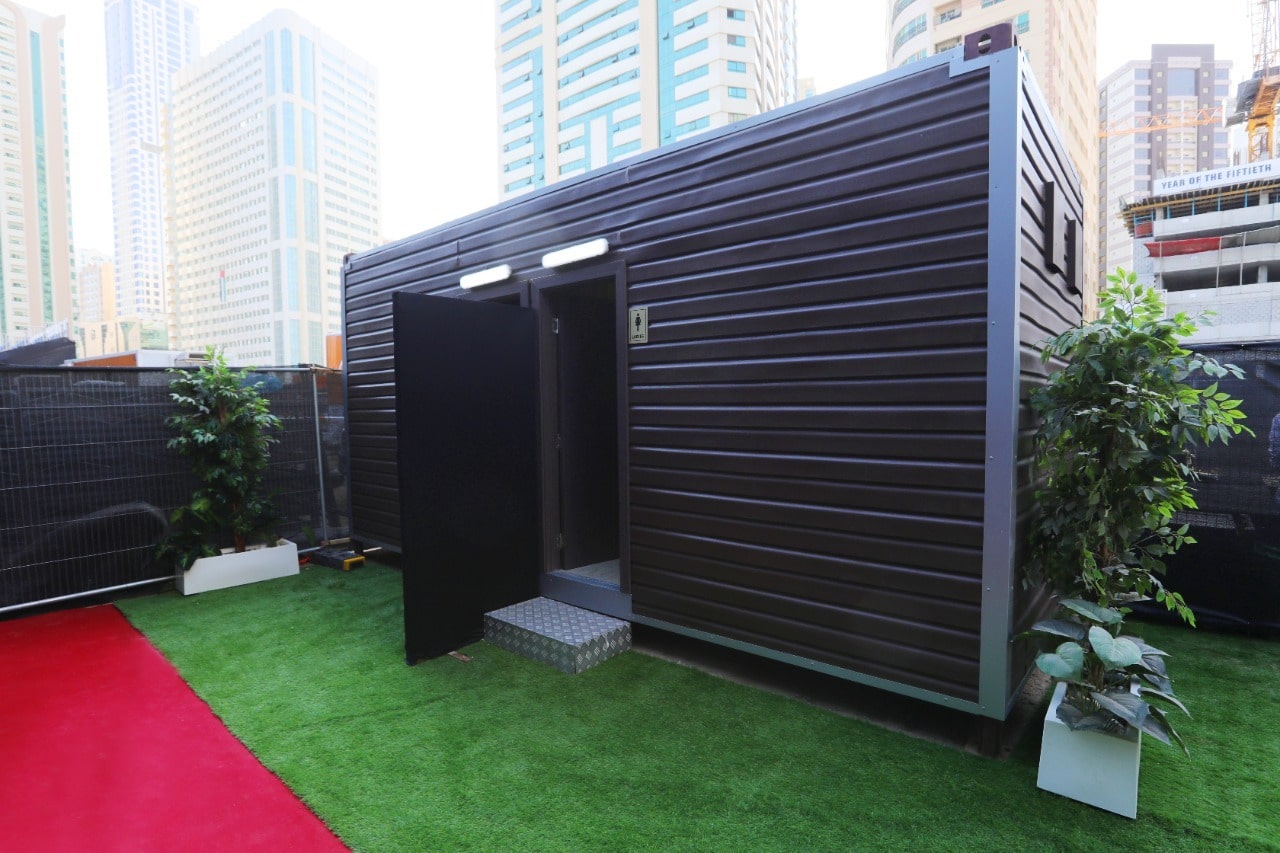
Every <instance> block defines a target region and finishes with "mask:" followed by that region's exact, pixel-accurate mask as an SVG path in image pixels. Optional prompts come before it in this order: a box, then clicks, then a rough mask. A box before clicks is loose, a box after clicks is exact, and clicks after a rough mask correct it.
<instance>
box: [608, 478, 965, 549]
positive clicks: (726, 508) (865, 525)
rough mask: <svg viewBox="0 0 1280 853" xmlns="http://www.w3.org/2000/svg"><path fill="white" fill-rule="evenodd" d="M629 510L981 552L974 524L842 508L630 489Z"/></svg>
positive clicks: (915, 515)
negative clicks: (654, 510) (651, 509)
mask: <svg viewBox="0 0 1280 853" xmlns="http://www.w3.org/2000/svg"><path fill="white" fill-rule="evenodd" d="M631 506H632V508H633V510H634V508H636V507H655V508H658V509H661V510H664V511H668V512H687V513H692V514H695V515H705V516H714V517H724V518H733V519H736V520H742V521H765V522H769V523H771V524H785V525H793V526H795V527H804V528H813V529H820V530H832V531H836V532H839V533H866V534H871V535H875V536H889V537H896V538H903V539H921V540H925V541H928V542H940V543H945V544H949V545H959V546H962V547H965V548H981V547H982V524H981V523H980V522H974V521H972V520H965V519H954V518H941V517H931V516H927V515H920V514H914V513H913V514H908V513H889V512H877V511H874V510H867V509H861V508H855V507H847V506H844V507H835V506H823V505H820V504H815V503H803V502H798V501H794V502H788V501H781V500H764V499H752V498H743V497H734V496H729V495H718V494H709V493H705V492H686V491H676V490H672V489H658V488H636V487H632V489H631Z"/></svg>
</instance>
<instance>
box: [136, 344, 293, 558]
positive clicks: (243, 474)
mask: <svg viewBox="0 0 1280 853" xmlns="http://www.w3.org/2000/svg"><path fill="white" fill-rule="evenodd" d="M206 356H207V358H208V362H207V363H206V364H203V365H201V366H200V367H199V368H198V369H196V370H190V369H185V368H173V369H171V370H169V371H168V372H169V373H170V374H172V376H173V378H172V379H171V380H170V382H169V397H170V399H171V400H172V401H173V404H174V407H175V412H174V413H173V414H172V415H170V416H169V417H168V418H166V419H165V425H166V426H168V427H170V428H171V429H173V430H176V431H177V435H176V436H175V437H174V438H171V439H170V440H169V444H168V446H169V448H170V449H171V450H176V451H177V452H178V453H179V454H180V455H182V456H183V457H185V458H186V459H188V460H189V461H190V463H191V471H192V473H193V474H194V475H195V477H196V479H197V480H199V483H200V485H199V486H198V487H197V488H196V490H195V492H194V493H193V494H192V496H191V501H190V502H189V503H188V504H187V505H186V506H183V507H179V508H178V509H176V510H174V512H173V515H172V517H171V518H170V522H171V528H170V531H169V535H168V536H167V537H166V539H165V542H164V543H163V544H162V546H161V553H162V554H169V555H172V556H173V558H174V559H175V560H176V562H177V565H178V569H179V571H185V570H187V569H189V568H190V567H191V564H192V563H194V562H195V561H196V560H197V559H198V558H200V557H213V556H216V555H217V554H218V553H219V552H220V546H222V545H226V544H230V545H233V546H234V548H235V550H236V552H237V553H238V552H242V551H244V550H245V549H246V547H247V546H248V544H249V543H250V542H251V541H253V540H254V539H262V540H264V541H268V540H269V539H270V538H271V536H270V534H271V532H272V526H273V525H274V524H275V523H276V521H277V517H276V515H275V512H274V509H273V507H272V505H271V502H270V500H269V499H268V498H267V497H266V496H265V495H264V494H263V481H264V479H265V477H266V472H267V464H268V462H269V451H270V446H271V445H272V444H273V443H274V442H275V441H276V440H277V439H276V437H275V435H273V432H275V431H276V430H278V429H279V428H280V419H279V418H278V417H276V416H275V415H273V414H271V411H270V406H269V403H268V401H267V399H266V398H265V397H263V396H262V395H261V394H260V393H259V385H260V384H261V380H259V381H257V382H255V381H254V380H253V377H252V375H251V372H250V371H251V369H250V368H245V369H243V370H232V369H231V368H230V367H228V365H227V362H226V358H225V356H224V355H223V353H222V352H221V351H219V350H216V349H215V348H213V347H210V348H209V349H208V351H207V352H206Z"/></svg>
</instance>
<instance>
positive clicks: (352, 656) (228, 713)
mask: <svg viewBox="0 0 1280 853" xmlns="http://www.w3.org/2000/svg"><path fill="white" fill-rule="evenodd" d="M119 606H120V608H121V609H122V610H123V611H124V612H125V614H126V615H127V616H128V617H129V619H130V620H131V621H132V622H133V623H134V624H135V625H136V626H138V628H140V629H141V630H142V631H143V632H145V633H146V634H147V636H148V637H149V638H150V639H151V640H152V642H153V643H155V644H156V645H157V646H158V647H159V648H160V649H161V651H162V652H163V653H164V654H165V655H166V656H168V658H169V659H170V660H171V661H173V663H174V664H175V665H176V666H177V667H178V669H179V670H180V671H181V672H182V674H183V676H184V677H185V678H186V679H187V680H188V682H190V684H191V685H192V687H193V688H195V690H196V691H197V692H198V693H199V694H200V695H201V696H202V697H203V698H204V699H205V700H206V701H207V702H208V703H209V705H210V706H211V707H212V708H213V710H214V712H215V713H217V714H218V715H219V716H220V717H221V718H222V719H223V720H224V721H225V723H226V724H227V726H228V727H229V728H230V729H231V731H232V732H234V733H235V734H236V736H237V737H239V738H240V739H241V740H242V741H243V742H244V743H245V744H247V745H248V747H249V748H250V749H251V750H252V751H253V752H254V753H255V754H256V755H257V756H258V758H259V759H260V760H262V762H263V763H264V764H265V765H266V766H267V767H269V768H270V769H271V770H272V771H274V772H275V773H276V774H277V775H279V776H280V778H282V779H283V780H284V781H285V782H286V783H288V784H289V786H290V787H291V788H292V789H293V790H294V791H295V792H296V793H297V794H298V795H299V796H300V797H301V798H302V799H303V800H305V801H306V802H307V803H308V804H309V805H310V806H311V807H312V809H314V810H315V811H316V813H317V814H319V815H320V817H321V818H323V819H324V820H325V822H326V823H328V825H329V826H330V827H331V828H332V829H333V830H334V831H335V832H337V833H338V835H339V836H340V837H341V838H342V839H343V841H345V842H346V843H347V844H349V845H350V846H352V847H353V848H354V849H356V850H360V851H375V850H386V851H403V850H441V849H449V850H469V849H470V850H493V849H503V850H537V849H544V850H580V849H610V850H622V849H625V850H631V849H659V850H681V849H686V850H726V849H730V850H789V851H790V850H805V849H828V850H830V849H841V850H848V849H886V850H921V849H927V850H957V849H974V850H1029V849H1034V850H1102V849H1108V850H1112V849H1118V850H1129V849H1149V850H1204V849H1213V850H1215V851H1225V850H1258V849H1280V644H1276V643H1272V642H1267V641H1263V640H1250V639H1244V638H1238V637H1227V636H1221V635H1214V634H1210V633H1207V632H1203V631H1200V632H1191V631H1186V630H1180V629H1172V628H1165V627H1156V626H1150V627H1147V626H1144V633H1145V634H1146V635H1147V638H1148V639H1149V640H1150V641H1151V642H1153V643H1154V644H1155V645H1157V646H1159V647H1161V648H1164V649H1166V650H1168V651H1169V652H1170V653H1171V654H1172V655H1173V658H1172V662H1171V663H1172V667H1171V668H1172V670H1173V673H1174V675H1175V679H1176V680H1177V686H1178V693H1179V695H1180V696H1182V697H1183V699H1184V700H1185V701H1186V702H1187V703H1188V705H1189V706H1190V707H1191V709H1192V713H1194V714H1195V715H1196V717H1195V719H1193V720H1185V719H1184V720H1183V721H1181V723H1180V724H1178V725H1179V730H1180V731H1181V732H1182V733H1183V735H1184V736H1185V737H1186V738H1187V741H1188V743H1189V744H1190V746H1191V749H1192V754H1193V758H1192V759H1191V760H1190V761H1188V760H1187V759H1186V758H1185V757H1183V755H1182V753H1181V752H1178V751H1175V750H1173V749H1169V748H1165V747H1163V746H1161V745H1160V744H1158V743H1155V742H1154V741H1151V740H1150V739H1148V740H1147V743H1146V745H1145V748H1144V749H1143V753H1144V755H1143V760H1142V780H1141V793H1140V798H1139V816H1138V821H1137V822H1136V823H1134V822H1131V821H1129V820H1126V819H1125V818H1121V817H1116V816H1114V815H1110V814H1107V813H1104V812H1101V811H1098V810H1096V809H1093V808H1090V807H1089V806H1084V805H1081V804H1078V803H1074V802H1072V801H1070V800H1066V799H1063V798H1061V797H1057V796H1054V795H1052V794H1048V793H1045V792H1043V791H1040V790H1038V789H1037V788H1036V786H1035V779H1036V762H1037V761H1038V747H1037V746H1036V744H1035V743H1029V744H1024V745H1023V747H1022V748H1020V749H1019V750H1017V751H1016V752H1015V754H1014V757H1013V758H1012V759H1011V760H1009V761H1005V762H997V761H993V760H990V759H985V758H979V757H976V756H973V755H969V754H965V753H962V752H958V751H956V750H953V749H949V748H947V747H944V746H940V745H937V744H933V743H928V742H924V741H920V740H915V739H913V738H911V737H908V736H906V735H902V734H898V733H895V732H891V731H886V730H883V729H880V728H877V727H875V726H872V725H870V724H867V723H864V722H861V721H858V720H854V719H849V718H847V717H842V716H839V715H836V714H833V713H830V712H828V711H825V710H822V709H819V708H816V707H813V706H810V705H806V704H804V703H801V702H799V701H796V700H793V699H789V698H787V697H784V696H779V695H775V694H772V693H767V692H762V691H759V690H755V689H752V688H750V687H746V686H743V685H740V684H736V683H732V682H729V681H724V680H721V679H718V678H715V677H713V676H710V675H707V674H705V673H702V672H699V671H697V670H693V669H689V668H686V667H682V666H679V665H676V664H673V663H669V662H666V661H662V660H658V659H655V658H651V657H648V656H645V655H642V654H639V653H636V652H628V653H626V654H623V655H621V656H619V657H617V658H614V659H613V660H611V661H608V662H607V663H605V664H603V665H601V666H599V667H597V668H595V669H592V670H589V671H587V672H586V673H583V674H581V675H577V676H568V675H564V674H562V673H560V672H557V671H555V670H553V669H551V668H549V667H546V666H544V665H541V664H537V663H533V662H531V661H528V660H525V659H523V658H520V657H517V656H516V655H513V654H511V653H509V652H506V651H503V650H501V649H498V648H496V647H493V646H490V645H487V644H484V643H480V644H477V645H475V646H472V647H470V648H468V649H467V650H466V652H467V654H469V655H470V656H471V657H472V661H471V662H470V663H462V662H460V661H458V660H455V659H453V658H449V657H446V658H441V659H438V660H434V661H427V662H424V663H421V664H419V665H418V666H415V667H408V666H405V664H404V661H403V647H402V639H403V635H402V622H401V608H400V577H399V574H398V572H396V571H394V570H392V569H388V568H385V567H381V566H377V565H373V564H371V565H368V566H366V567H365V568H363V569H359V570H357V571H355V572H352V573H350V574H343V573H339V572H335V571H333V570H330V569H325V568H312V569H309V570H306V571H304V572H303V574H302V575H300V576H298V577H296V578H288V579H284V580H278V581H271V582H268V583H261V584H256V585H253V586H247V587H240V588H237V589H229V590H223V591H219V592H211V593H205V594H203V595H200V596H195V597H192V598H186V599H184V598H182V597H180V596H178V595H176V594H173V593H166V594H161V595H155V596H151V597H147V598H138V599H133V600H129V601H124V602H121V603H120V605H119ZM1031 740H1035V738H1031Z"/></svg>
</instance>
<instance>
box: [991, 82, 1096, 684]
mask: <svg viewBox="0 0 1280 853" xmlns="http://www.w3.org/2000/svg"><path fill="white" fill-rule="evenodd" d="M1023 97H1024V98H1027V99H1035V100H1038V98H1039V96H1038V95H1037V94H1036V93H1035V92H1034V90H1033V88H1032V87H1031V86H1029V85H1028V84H1027V83H1026V81H1024V83H1023ZM1037 106H1039V107H1040V109H1039V110H1038V111H1033V110H1025V111H1024V112H1023V114H1022V146H1023V156H1022V161H1021V163H1022V181H1021V197H1022V208H1023V211H1022V216H1021V217H1020V219H1021V223H1022V226H1021V227H1022V271H1021V277H1020V281H1019V287H1020V289H1021V293H1020V296H1019V303H1018V304H1019V309H1020V314H1021V318H1020V319H1021V323H1020V332H1019V342H1020V351H1019V364H1020V388H1021V393H1020V401H1019V407H1018V477H1017V494H1016V496H1015V501H1016V508H1017V518H1018V528H1019V530H1022V531H1023V532H1024V536H1023V537H1021V538H1020V539H1019V545H1023V544H1025V541H1026V538H1025V537H1026V534H1029V532H1030V531H1029V528H1030V525H1031V524H1032V522H1033V515H1034V512H1035V482H1034V480H1033V470H1032V469H1033V463H1034V454H1035V448H1034V444H1033V439H1034V436H1035V429H1036V422H1035V417H1034V415H1033V414H1032V411H1031V407H1030V398H1031V393H1032V391H1033V390H1034V389H1035V388H1037V387H1040V386H1042V385H1044V384H1045V381H1046V378H1047V376H1048V372H1049V367H1050V366H1049V365H1046V364H1045V363H1044V362H1043V361H1042V360H1041V358H1040V353H1041V352H1042V351H1043V350H1044V344H1045V343H1046V342H1047V341H1048V339H1049V338H1051V337H1053V336H1055V335H1057V334H1059V333H1061V332H1063V331H1065V330H1066V329H1068V328H1070V327H1072V326H1074V325H1076V324H1078V323H1079V322H1080V318H1081V314H1082V310H1081V309H1082V304H1081V296H1080V293H1079V292H1078V291H1073V290H1071V289H1070V287H1069V286H1068V281H1067V277H1066V276H1065V275H1064V273H1063V272H1061V271H1055V270H1052V269H1050V268H1049V267H1048V264H1047V262H1046V260H1045V241H1046V234H1047V233H1048V232H1049V229H1050V227H1051V225H1052V223H1050V222H1048V221H1047V217H1046V193H1047V192H1048V191H1047V189H1046V186H1047V185H1048V184H1049V183H1050V182H1052V183H1053V185H1055V186H1056V187H1057V188H1058V190H1059V194H1058V203H1059V204H1060V205H1063V204H1065V207H1066V209H1065V210H1059V211H1057V212H1056V214H1055V215H1056V216H1058V217H1061V216H1064V215H1065V216H1067V217H1068V218H1072V219H1074V220H1075V221H1076V222H1077V223H1081V222H1083V216H1084V214H1083V203H1082V199H1081V197H1080V195H1079V191H1078V182H1077V181H1075V179H1074V178H1073V177H1072V176H1071V171H1072V168H1071V165H1070V163H1069V162H1068V161H1067V159H1066V154H1065V152H1064V150H1063V148H1062V146H1061V144H1055V142H1054V141H1052V140H1051V138H1050V137H1051V135H1052V134H1053V130H1052V129H1051V128H1050V127H1048V126H1047V125H1046V123H1045V119H1044V118H1043V116H1045V115H1046V114H1047V111H1046V110H1045V109H1044V108H1043V106H1042V105H1040V104H1038V103H1037ZM1037 112H1038V114H1037ZM1078 227H1082V226H1078ZM1077 239H1083V235H1082V234H1081V235H1078V238H1077ZM1077 280H1079V279H1077ZM1015 563H1016V564H1017V565H1021V564H1022V550H1021V548H1020V549H1019V551H1018V553H1017V557H1016V559H1015ZM1047 602H1048V594H1047V591H1046V590H1044V589H1042V588H1035V589H1029V590H1028V589H1023V588H1022V585H1021V584H1019V585H1018V586H1017V588H1016V589H1015V600H1014V613H1013V620H1014V621H1013V633H1014V634H1015V635H1016V634H1018V633H1021V632H1022V631H1025V630H1026V629H1028V628H1030V627H1031V624H1032V623H1033V622H1034V621H1035V620H1036V619H1037V618H1039V617H1040V616H1041V615H1042V614H1043V612H1044V609H1045V607H1046V605H1047ZM1033 656H1034V649H1033V648H1032V646H1031V645H1030V644H1028V643H1026V642H1020V643H1018V644H1017V646H1016V648H1015V658H1014V660H1013V662H1012V666H1011V667H1010V673H1009V674H1010V679H1011V680H1012V681H1014V682H1016V681H1020V680H1021V679H1022V677H1023V675H1024V674H1025V673H1026V672H1027V670H1028V668H1029V665H1030V662H1031V659H1032V657H1033ZM1016 686H1017V685H1016V683H1011V684H1010V685H1009V689H1010V691H1012V690H1013V689H1014V688H1016Z"/></svg>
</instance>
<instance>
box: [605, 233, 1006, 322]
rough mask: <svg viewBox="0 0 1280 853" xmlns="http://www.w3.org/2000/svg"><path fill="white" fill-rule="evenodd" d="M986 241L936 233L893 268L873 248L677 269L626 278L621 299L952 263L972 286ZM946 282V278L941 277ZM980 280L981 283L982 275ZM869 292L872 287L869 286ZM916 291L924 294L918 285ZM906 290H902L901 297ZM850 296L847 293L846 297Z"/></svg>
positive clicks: (639, 300) (880, 275)
mask: <svg viewBox="0 0 1280 853" xmlns="http://www.w3.org/2000/svg"><path fill="white" fill-rule="evenodd" d="M986 251H987V239H986V233H985V232H983V231H981V230H972V231H964V232H957V233H950V234H941V235H937V236H934V237H924V238H921V239H920V241H919V244H918V245H917V252H916V254H915V256H914V257H912V258H910V259H909V260H908V259H904V258H902V257H901V254H902V253H901V252H900V251H895V255H896V256H897V257H898V260H899V263H897V264H892V265H886V264H883V263H881V262H880V256H879V255H877V254H876V250H875V247H870V248H868V247H855V248H852V249H849V250H841V249H836V250H833V251H824V252H816V253H813V254H811V255H802V256H796V257H790V258H781V259H776V260H774V261H771V262H769V263H765V264H736V265H733V266H731V267H727V268H725V269H711V270H702V271H699V272H696V273H694V272H690V271H688V270H681V271H679V272H677V273H676V274H673V275H671V276H669V277H668V278H665V279H658V280H654V281H647V282H641V281H636V280H635V279H634V278H630V277H629V279H628V282H627V294H628V299H629V301H630V302H631V304H633V305H637V304H645V305H651V304H654V303H657V302H681V301H684V300H687V299H691V298H693V297H697V296H701V295H704V294H720V293H729V292H736V291H743V290H749V289H751V288H756V287H771V286H774V285H778V284H783V285H787V284H796V283H801V284H805V283H809V282H813V283H821V282H827V281H831V280H834V279H838V278H842V277H848V278H853V279H854V280H855V281H859V282H860V281H866V280H870V281H873V282H878V281H880V280H884V281H893V280H894V279H895V277H900V276H902V275H903V274H904V273H905V274H906V275H916V274H918V275H919V276H921V278H922V279H923V278H924V277H925V276H932V275H934V274H936V273H937V271H938V270H939V269H940V268H943V267H946V266H948V265H951V264H954V265H955V270H954V276H955V278H954V281H955V282H956V283H957V285H956V286H963V285H964V284H965V283H972V275H973V273H972V269H973V266H974V265H975V264H982V265H984V270H985V263H986ZM945 275H946V276H947V277H948V279H950V276H951V274H950V273H946V274H945ZM981 280H982V281H985V276H984V278H983V279H981ZM871 287H872V288H874V287H875V285H872V286H871ZM920 289H924V286H923V283H922V285H921V287H920ZM910 291H911V288H910V287H907V288H906V292H910ZM852 292H853V291H851V293H852Z"/></svg>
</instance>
